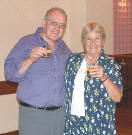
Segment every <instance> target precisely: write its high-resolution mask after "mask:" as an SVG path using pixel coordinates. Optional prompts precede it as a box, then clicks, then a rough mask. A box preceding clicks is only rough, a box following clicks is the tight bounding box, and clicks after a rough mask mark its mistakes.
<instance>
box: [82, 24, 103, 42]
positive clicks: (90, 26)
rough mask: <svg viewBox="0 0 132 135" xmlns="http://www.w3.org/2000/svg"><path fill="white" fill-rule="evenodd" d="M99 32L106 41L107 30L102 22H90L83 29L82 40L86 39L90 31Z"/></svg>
mask: <svg viewBox="0 0 132 135" xmlns="http://www.w3.org/2000/svg"><path fill="white" fill-rule="evenodd" d="M92 31H93V32H97V33H100V34H101V36H102V39H103V41H105V39H106V35H105V30H104V27H103V26H101V25H100V24H98V23H94V22H92V23H88V24H86V25H85V26H84V27H83V30H82V35H81V40H84V39H85V37H86V34H87V33H88V32H92Z"/></svg>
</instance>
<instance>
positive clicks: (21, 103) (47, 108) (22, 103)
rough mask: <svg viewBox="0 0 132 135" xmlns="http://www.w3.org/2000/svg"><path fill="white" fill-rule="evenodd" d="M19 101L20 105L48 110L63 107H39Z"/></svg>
mask: <svg viewBox="0 0 132 135" xmlns="http://www.w3.org/2000/svg"><path fill="white" fill-rule="evenodd" d="M19 103H20V105H22V106H25V107H29V108H34V109H40V110H47V111H54V110H57V109H59V108H62V106H49V107H47V106H46V107H37V106H34V105H30V104H27V103H24V102H19Z"/></svg>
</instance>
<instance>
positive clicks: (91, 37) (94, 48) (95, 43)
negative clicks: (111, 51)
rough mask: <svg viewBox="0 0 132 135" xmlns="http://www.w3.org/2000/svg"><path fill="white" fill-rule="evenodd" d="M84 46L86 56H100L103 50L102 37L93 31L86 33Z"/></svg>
mask: <svg viewBox="0 0 132 135" xmlns="http://www.w3.org/2000/svg"><path fill="white" fill-rule="evenodd" d="M84 46H85V49H86V53H87V54H88V55H90V56H98V55H100V52H101V49H102V48H103V39H102V35H101V34H100V33H96V32H94V31H92V32H88V33H87V34H86V36H85V39H84Z"/></svg>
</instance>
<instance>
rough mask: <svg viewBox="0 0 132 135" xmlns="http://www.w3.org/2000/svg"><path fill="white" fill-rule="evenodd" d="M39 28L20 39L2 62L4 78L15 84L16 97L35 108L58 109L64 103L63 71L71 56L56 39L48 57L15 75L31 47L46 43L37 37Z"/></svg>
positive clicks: (61, 42) (63, 44) (40, 29)
mask: <svg viewBox="0 0 132 135" xmlns="http://www.w3.org/2000/svg"><path fill="white" fill-rule="evenodd" d="M41 31H42V28H38V29H37V31H36V32H35V33H34V34H31V35H27V36H25V37H23V38H22V39H20V41H19V42H18V43H17V44H16V45H15V46H14V48H13V49H12V50H11V52H10V53H9V55H8V57H7V58H6V60H5V65H4V66H5V75H6V77H7V79H8V80H9V81H13V82H18V89H17V97H18V99H19V100H20V101H22V102H25V103H28V104H31V105H35V106H40V107H41V106H60V105H64V103H65V88H64V70H65V63H66V60H67V58H68V56H69V54H70V53H71V51H70V50H69V48H68V47H67V46H66V45H65V43H64V42H63V41H62V40H61V39H59V40H58V41H57V44H56V48H55V51H54V52H52V53H51V57H50V58H43V57H42V58H40V59H39V60H37V61H36V62H34V63H33V64H32V65H31V66H30V67H29V69H28V70H27V71H26V72H25V73H24V74H21V75H20V74H19V73H18V71H19V69H20V67H21V64H22V62H23V59H24V58H26V57H28V56H29V55H30V52H31V50H32V48H34V47H36V46H43V45H44V44H47V42H46V41H44V40H43V39H42V38H41V37H40V32H41Z"/></svg>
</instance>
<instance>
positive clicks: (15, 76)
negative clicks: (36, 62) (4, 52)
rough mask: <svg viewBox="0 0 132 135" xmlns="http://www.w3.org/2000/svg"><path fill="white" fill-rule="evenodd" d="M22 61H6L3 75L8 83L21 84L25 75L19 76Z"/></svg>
mask: <svg viewBox="0 0 132 135" xmlns="http://www.w3.org/2000/svg"><path fill="white" fill-rule="evenodd" d="M22 62H23V60H20V59H17V61H12V60H8V59H7V60H6V61H5V65H4V66H5V75H6V77H7V79H8V80H9V81H13V82H21V81H23V80H24V79H25V74H26V72H25V73H23V74H19V70H20V67H21V65H22Z"/></svg>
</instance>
